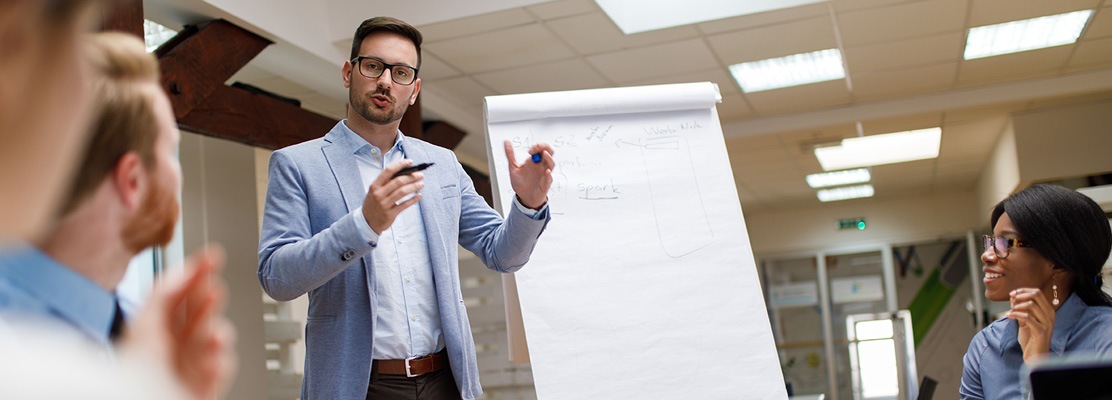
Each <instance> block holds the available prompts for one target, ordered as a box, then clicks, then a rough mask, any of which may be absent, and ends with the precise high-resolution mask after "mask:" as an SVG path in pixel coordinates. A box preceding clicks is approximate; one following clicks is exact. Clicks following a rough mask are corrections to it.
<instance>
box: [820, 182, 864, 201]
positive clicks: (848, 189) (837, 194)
mask: <svg viewBox="0 0 1112 400" xmlns="http://www.w3.org/2000/svg"><path fill="white" fill-rule="evenodd" d="M818 196H819V201H821V202H823V203H825V202H828V201H838V200H849V199H860V198H862V197H873V185H858V186H844V187H839V188H833V189H823V190H820V191H819V192H818Z"/></svg>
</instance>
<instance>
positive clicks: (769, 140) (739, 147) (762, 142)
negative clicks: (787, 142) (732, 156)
mask: <svg viewBox="0 0 1112 400" xmlns="http://www.w3.org/2000/svg"><path fill="white" fill-rule="evenodd" d="M783 146H784V144H783V143H782V142H780V138H779V137H778V136H776V135H753V136H740V137H729V138H726V151H728V152H731V153H732V152H734V151H739V152H742V151H762V152H763V151H769V150H773V149H777V150H779V149H781V148H782V147H783Z"/></svg>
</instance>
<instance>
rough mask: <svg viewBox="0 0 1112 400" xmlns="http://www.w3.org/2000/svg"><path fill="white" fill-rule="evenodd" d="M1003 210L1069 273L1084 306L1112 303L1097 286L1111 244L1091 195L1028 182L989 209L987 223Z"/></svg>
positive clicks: (1056, 265) (1110, 234)
mask: <svg viewBox="0 0 1112 400" xmlns="http://www.w3.org/2000/svg"><path fill="white" fill-rule="evenodd" d="M1005 212H1007V213H1008V217H1009V218H1011V220H1012V223H1014V224H1015V227H1016V229H1018V230H1019V232H1020V234H1021V235H1022V236H1023V238H1024V239H1026V240H1028V241H1030V242H1031V245H1032V246H1033V247H1034V249H1035V251H1037V252H1038V253H1039V255H1041V256H1043V258H1046V259H1047V260H1049V261H1050V262H1051V263H1053V265H1054V268H1061V269H1063V270H1066V271H1068V272H1070V273H1071V274H1072V275H1073V292H1074V293H1077V296H1078V297H1080V298H1081V300H1083V301H1085V304H1088V305H1090V306H1112V297H1109V296H1108V294H1107V293H1104V291H1102V290H1101V285H1103V282H1104V281H1103V279H1102V277H1101V271H1100V270H1101V267H1102V266H1103V265H1104V262H1105V260H1108V253H1109V249H1112V229H1109V226H1108V218H1107V217H1105V215H1104V211H1103V210H1101V208H1100V206H1099V205H1097V203H1096V202H1095V201H1093V200H1092V199H1090V198H1088V197H1086V196H1085V195H1083V194H1081V193H1078V192H1077V191H1074V190H1070V189H1067V188H1065V187H1062V186H1056V185H1033V186H1031V187H1029V188H1027V189H1023V190H1021V191H1019V192H1018V193H1016V194H1013V195H1011V196H1009V197H1008V198H1006V199H1004V200H1003V201H1001V202H1000V203H999V204H997V205H996V208H994V209H993V210H992V221H991V222H992V226H996V221H998V220H1000V215H1001V214H1004V213H1005Z"/></svg>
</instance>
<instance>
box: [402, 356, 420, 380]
mask: <svg viewBox="0 0 1112 400" xmlns="http://www.w3.org/2000/svg"><path fill="white" fill-rule="evenodd" d="M418 358H420V357H416V356H414V357H409V358H406V359H405V377H406V378H415V377H418V376H421V374H414V373H413V372H412V371H413V370H412V367H411V366H410V365H409V362H410V361H413V360H416V359H418Z"/></svg>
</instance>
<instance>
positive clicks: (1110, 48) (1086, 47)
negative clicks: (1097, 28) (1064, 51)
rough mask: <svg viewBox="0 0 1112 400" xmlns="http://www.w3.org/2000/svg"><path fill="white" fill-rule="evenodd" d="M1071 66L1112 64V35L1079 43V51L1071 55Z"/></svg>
mask: <svg viewBox="0 0 1112 400" xmlns="http://www.w3.org/2000/svg"><path fill="white" fill-rule="evenodd" d="M1069 65H1070V66H1071V67H1078V66H1112V36H1110V37H1107V38H1103V39H1094V40H1086V41H1084V42H1078V43H1077V51H1075V52H1074V53H1073V56H1072V57H1070V63H1069Z"/></svg>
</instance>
